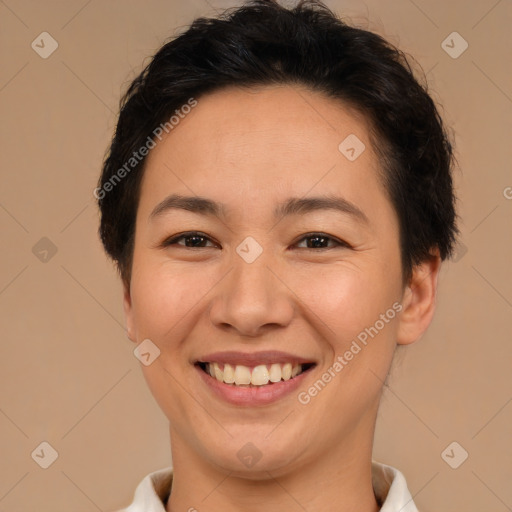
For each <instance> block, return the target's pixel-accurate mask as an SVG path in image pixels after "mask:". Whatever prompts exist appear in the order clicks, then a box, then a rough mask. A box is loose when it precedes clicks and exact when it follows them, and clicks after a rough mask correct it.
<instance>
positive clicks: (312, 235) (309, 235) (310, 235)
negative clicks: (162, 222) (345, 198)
mask: <svg viewBox="0 0 512 512" xmlns="http://www.w3.org/2000/svg"><path fill="white" fill-rule="evenodd" d="M192 237H200V238H205V239H207V240H210V241H211V238H210V237H209V236H207V235H206V234H204V233H201V232H200V231H188V232H185V233H181V234H179V235H175V236H172V237H170V238H168V239H167V240H165V241H164V242H163V243H162V247H169V246H171V245H181V246H182V247H183V248H184V249H207V247H187V246H185V245H183V244H177V242H178V240H181V239H182V238H192ZM308 238H323V239H327V240H329V241H332V242H334V243H335V244H336V245H335V246H334V247H318V248H316V249H315V248H314V247H301V249H308V250H317V251H318V250H328V249H336V247H344V248H347V249H351V246H350V244H348V243H347V242H344V241H343V240H339V239H337V238H334V237H332V236H330V235H327V234H326V233H319V232H312V233H306V234H305V235H303V236H302V238H300V239H299V240H298V241H297V242H296V244H297V243H299V242H302V241H303V240H306V239H308Z"/></svg>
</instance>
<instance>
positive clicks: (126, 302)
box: [123, 284, 137, 343]
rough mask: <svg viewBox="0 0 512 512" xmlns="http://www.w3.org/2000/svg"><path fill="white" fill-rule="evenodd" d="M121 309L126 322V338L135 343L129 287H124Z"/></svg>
mask: <svg viewBox="0 0 512 512" xmlns="http://www.w3.org/2000/svg"><path fill="white" fill-rule="evenodd" d="M123 309H124V317H125V321H126V335H127V336H128V338H129V339H130V340H131V341H133V342H134V343H137V338H136V337H135V330H134V325H133V308H132V298H131V293H130V285H129V284H128V285H127V284H125V285H124V292H123Z"/></svg>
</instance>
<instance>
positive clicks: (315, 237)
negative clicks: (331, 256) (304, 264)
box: [299, 233, 350, 249]
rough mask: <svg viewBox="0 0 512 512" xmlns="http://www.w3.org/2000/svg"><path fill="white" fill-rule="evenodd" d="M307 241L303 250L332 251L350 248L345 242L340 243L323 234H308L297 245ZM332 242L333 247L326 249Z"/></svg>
mask: <svg viewBox="0 0 512 512" xmlns="http://www.w3.org/2000/svg"><path fill="white" fill-rule="evenodd" d="M304 240H307V241H308V242H306V243H307V245H306V247H302V248H304V249H333V248H335V247H347V248H348V247H350V246H349V245H348V244H347V243H346V242H343V241H340V240H338V239H336V238H334V237H332V236H329V235H326V234H325V233H309V234H308V235H306V236H304V237H303V238H301V239H300V240H299V243H301V242H303V241H304ZM330 242H332V243H334V246H331V247H328V244H329V243H330Z"/></svg>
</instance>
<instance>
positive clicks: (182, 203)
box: [149, 194, 370, 224]
mask: <svg viewBox="0 0 512 512" xmlns="http://www.w3.org/2000/svg"><path fill="white" fill-rule="evenodd" d="M173 209H178V210H186V211H189V212H193V213H197V214H200V215H210V216H214V217H217V218H219V219H221V218H223V219H225V218H226V217H227V214H226V206H225V205H224V204H222V203H218V202H216V201H213V200H211V199H208V198H205V197H200V196H182V195H178V194H171V195H170V196H168V197H166V198H165V199H164V200H163V201H161V202H160V203H158V204H157V205H156V206H155V208H154V209H153V211H152V212H151V214H150V215H149V220H153V219H154V218H156V217H159V216H161V215H163V214H164V213H166V212H168V211H169V210H173ZM319 210H335V211H338V212H341V213H344V214H348V215H350V216H352V217H354V218H355V219H356V220H358V221H360V222H363V223H365V224H370V221H369V220H368V217H367V216H366V215H365V213H364V212H363V211H362V210H360V209H359V208H358V207H357V206H356V205H355V204H354V203H351V202H350V201H348V200H347V199H344V198H343V197H338V196H332V195H328V196H315V197H304V198H299V197H291V198H289V199H287V200H286V201H284V202H283V203H281V204H279V205H277V207H276V208H275V209H274V212H273V213H274V217H275V218H278V217H287V216H290V215H305V214H307V213H311V212H315V211H319Z"/></svg>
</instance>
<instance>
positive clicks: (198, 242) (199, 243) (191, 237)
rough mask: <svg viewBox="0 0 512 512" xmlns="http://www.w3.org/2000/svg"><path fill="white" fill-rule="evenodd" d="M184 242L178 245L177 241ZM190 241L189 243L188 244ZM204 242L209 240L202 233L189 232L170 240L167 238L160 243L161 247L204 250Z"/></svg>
mask: <svg viewBox="0 0 512 512" xmlns="http://www.w3.org/2000/svg"><path fill="white" fill-rule="evenodd" d="M182 239H183V240H185V244H180V243H178V241H179V240H182ZM188 241H190V242H188ZM205 241H211V239H210V238H209V237H208V236H206V235H205V234H204V233H201V232H199V231H189V232H186V233H181V234H179V235H175V236H172V237H171V238H168V239H167V240H165V241H164V242H163V243H162V247H168V246H170V245H181V246H183V247H185V248H194V247H198V248H200V249H201V248H204V247H205V245H204V242H205Z"/></svg>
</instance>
